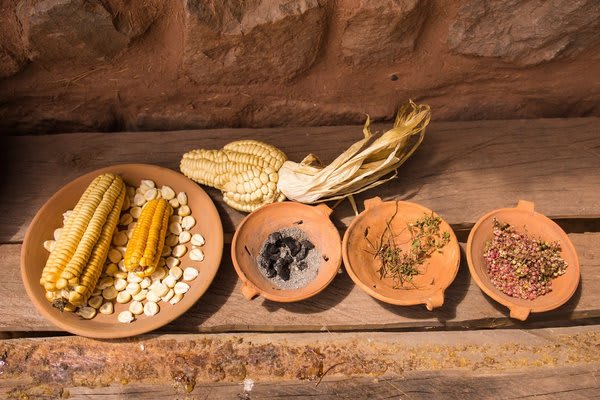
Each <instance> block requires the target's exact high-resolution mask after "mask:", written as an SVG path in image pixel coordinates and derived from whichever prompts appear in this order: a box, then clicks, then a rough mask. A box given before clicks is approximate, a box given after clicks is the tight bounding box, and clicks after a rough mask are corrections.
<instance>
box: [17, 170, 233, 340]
mask: <svg viewBox="0 0 600 400" xmlns="http://www.w3.org/2000/svg"><path fill="white" fill-rule="evenodd" d="M105 172H113V173H116V174H119V175H121V177H122V178H123V179H124V180H125V183H127V184H129V185H132V186H133V185H135V186H139V184H140V180H141V179H151V180H153V181H154V182H155V183H156V185H157V186H158V187H160V186H162V185H168V186H171V187H172V188H173V190H175V192H181V191H183V192H185V193H186V194H187V195H188V204H189V206H190V208H191V210H192V215H193V216H194V217H195V218H196V220H197V223H196V226H194V227H193V228H192V230H191V232H192V233H201V234H202V235H203V236H204V237H205V239H206V244H205V245H204V247H203V250H204V252H205V254H206V258H205V259H204V261H202V262H194V261H191V260H190V259H189V257H188V254H189V251H188V254H186V255H185V256H184V257H183V258H182V260H181V261H182V263H181V266H182V267H184V268H185V267H187V266H194V267H196V269H198V271H199V272H200V274H199V276H198V277H197V278H196V279H195V280H194V281H192V282H191V283H190V286H191V288H190V290H189V292H187V293H186V294H185V296H184V297H183V300H181V301H180V302H179V303H177V304H175V305H171V304H168V303H164V302H160V303H159V306H160V312H159V313H158V314H157V315H155V316H153V317H146V316H145V315H143V314H142V315H141V316H138V317H137V319H136V321H134V322H132V323H130V324H123V323H119V322H118V321H117V315H118V313H119V312H121V311H123V310H126V309H127V307H128V304H127V305H124V304H118V303H115V313H114V314H112V315H103V314H98V315H97V316H96V317H95V318H94V319H92V320H84V319H81V318H80V317H79V316H77V315H76V314H73V313H68V312H65V313H61V312H60V311H58V310H57V309H55V308H53V307H52V306H51V304H50V302H48V301H47V300H46V298H45V297H44V290H43V288H42V287H41V286H40V284H39V279H40V275H41V273H42V269H43V268H44V265H45V263H46V260H47V258H48V254H49V253H48V252H47V251H46V250H45V249H44V247H43V242H44V241H45V240H48V239H52V234H53V231H54V229H56V228H59V227H61V226H62V214H63V212H65V211H67V210H69V209H72V208H73V207H74V206H75V204H76V203H77V201H78V200H79V197H80V196H81V195H82V194H83V192H84V191H85V188H86V187H87V186H88V185H89V183H90V182H91V181H92V180H93V179H94V178H95V177H96V176H98V175H100V174H102V173H105ZM222 253H223V227H222V225H221V220H220V218H219V214H218V213H217V210H216V208H215V205H214V204H213V202H212V200H211V199H210V197H208V195H207V194H206V192H205V191H204V190H202V189H201V188H200V187H199V186H198V185H197V184H196V183H194V182H192V181H191V180H189V179H188V178H186V177H185V176H183V175H181V174H179V173H177V172H175V171H173V170H170V169H167V168H162V167H159V166H155V165H146V164H123V165H115V166H112V167H108V168H103V169H99V170H96V171H94V172H90V173H89V174H86V175H83V176H81V177H79V178H77V179H75V180H74V181H72V182H71V183H69V184H67V185H66V186H64V187H63V188H62V189H60V190H59V191H58V192H56V193H55V194H54V196H52V197H51V198H50V199H49V200H48V201H47V202H46V204H44V206H43V207H42V208H41V209H40V210H39V211H38V213H37V214H36V216H35V217H34V218H33V221H32V222H31V225H30V226H29V229H28V230H27V233H26V234H25V240H24V241H23V247H22V250H21V276H22V279H23V283H24V285H25V289H26V290H27V294H28V295H29V297H30V298H31V301H32V302H33V304H34V305H35V307H36V308H37V309H38V311H39V312H40V313H41V314H42V315H43V316H44V317H46V319H48V320H49V321H50V322H52V323H53V324H54V325H56V326H58V327H59V328H61V329H64V330H65V331H69V332H71V333H75V334H78V335H83V336H88V337H94V338H121V337H127V336H134V335H139V334H142V333H146V332H150V331H152V330H154V329H157V328H160V327H161V326H163V325H166V324H168V323H169V322H171V321H173V320H174V319H175V318H177V317H179V316H180V315H181V314H183V313H184V312H185V311H187V310H188V309H189V308H190V307H191V306H192V305H193V304H194V303H195V302H196V301H197V300H198V299H199V298H200V297H201V296H202V295H203V294H204V292H206V289H208V286H209V285H210V283H211V282H212V280H213V278H214V277H215V275H216V273H217V270H218V268H219V264H220V263H221V255H222Z"/></svg>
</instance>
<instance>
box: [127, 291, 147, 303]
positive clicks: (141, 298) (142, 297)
mask: <svg viewBox="0 0 600 400" xmlns="http://www.w3.org/2000/svg"><path fill="white" fill-rule="evenodd" d="M148 293H150V292H148V289H142V290H140V292H139V293H138V294H134V295H133V296H131V298H132V299H134V300H135V301H144V300H145V299H146V296H148Z"/></svg>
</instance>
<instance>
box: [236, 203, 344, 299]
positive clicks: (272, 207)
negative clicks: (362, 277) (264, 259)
mask: <svg viewBox="0 0 600 400" xmlns="http://www.w3.org/2000/svg"><path fill="white" fill-rule="evenodd" d="M331 211H332V210H331V209H330V208H329V207H327V206H326V205H325V204H319V205H318V206H314V207H312V206H308V205H305V204H300V203H295V202H291V201H285V202H283V203H274V204H269V205H266V206H263V207H261V208H259V209H258V210H256V211H254V212H253V213H251V214H249V215H248V216H247V217H246V218H245V219H244V220H243V221H242V223H241V224H240V226H239V227H238V229H237V230H236V232H235V235H234V236H233V242H232V243H231V258H232V260H233V265H234V267H235V270H236V272H237V274H238V276H239V277H240V279H241V280H242V294H243V295H244V297H246V298H247V299H252V298H254V297H256V296H258V295H260V296H263V297H264V298H266V299H269V300H272V301H278V302H293V301H300V300H304V299H306V298H308V297H311V296H314V295H315V294H317V293H319V292H321V291H322V290H323V289H325V288H326V287H327V285H329V283H331V281H332V280H333V278H335V276H336V275H337V272H338V270H339V268H340V265H341V264H342V254H341V246H340V242H341V239H340V234H339V233H338V231H337V229H336V227H335V226H334V225H333V223H332V222H331V221H330V220H329V215H330V214H331ZM293 226H297V227H298V228H300V229H302V230H303V231H304V233H305V234H306V236H307V237H308V238H309V239H310V241H311V242H312V243H313V244H314V245H315V247H316V248H317V249H318V250H319V251H320V252H321V254H322V255H324V259H323V261H322V262H321V265H320V266H319V272H318V274H317V276H316V277H315V279H313V280H312V281H310V282H309V283H308V284H307V285H306V286H304V287H302V288H299V289H279V288H276V287H274V286H273V284H272V283H271V282H270V281H269V280H268V279H267V278H265V277H264V276H263V274H262V273H261V272H260V271H259V269H258V268H259V267H258V264H257V262H256V258H257V256H258V254H260V250H261V248H262V245H263V243H264V241H265V240H266V239H267V237H268V236H269V235H270V234H271V233H272V232H275V231H278V230H280V229H283V228H290V227H293Z"/></svg>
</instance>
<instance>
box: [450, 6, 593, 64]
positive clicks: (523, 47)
mask: <svg viewBox="0 0 600 400" xmlns="http://www.w3.org/2000/svg"><path fill="white" fill-rule="evenodd" d="M599 41H600V2H599V1H597V0H572V1H565V0H525V1H523V0H503V1H497V0H469V1H468V2H467V3H466V4H465V5H464V6H462V8H461V9H460V10H459V12H458V16H457V17H456V20H455V21H454V22H453V23H452V26H451V27H450V32H449V35H448V44H449V45H450V47H451V48H452V49H453V50H454V51H456V52H458V53H460V54H468V55H475V56H484V57H500V58H501V59H503V60H506V61H511V62H515V63H517V64H521V65H534V64H539V63H542V62H545V61H550V60H553V59H555V58H557V57H561V56H563V57H564V56H568V55H573V54H579V53H581V52H583V51H585V50H586V49H587V48H589V47H591V46H592V45H594V44H597V43H598V42H599Z"/></svg>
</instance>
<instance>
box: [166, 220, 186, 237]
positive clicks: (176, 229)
mask: <svg viewBox="0 0 600 400" xmlns="http://www.w3.org/2000/svg"><path fill="white" fill-rule="evenodd" d="M182 231H183V229H181V225H180V224H179V222H171V223H170V224H169V232H171V233H172V234H173V235H177V236H179V234H180V233H181V232H182Z"/></svg>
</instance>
